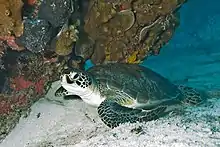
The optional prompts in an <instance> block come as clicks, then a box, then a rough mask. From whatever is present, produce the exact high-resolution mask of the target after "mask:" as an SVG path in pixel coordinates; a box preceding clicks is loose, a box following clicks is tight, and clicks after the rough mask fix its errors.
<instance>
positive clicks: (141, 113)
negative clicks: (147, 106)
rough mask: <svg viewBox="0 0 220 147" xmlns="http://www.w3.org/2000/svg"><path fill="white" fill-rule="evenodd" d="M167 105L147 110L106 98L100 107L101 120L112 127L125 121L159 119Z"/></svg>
mask: <svg viewBox="0 0 220 147" xmlns="http://www.w3.org/2000/svg"><path fill="white" fill-rule="evenodd" d="M166 108H167V107H166V106H158V107H156V108H155V109H152V110H149V111H146V110H141V109H133V108H128V107H125V106H121V105H120V104H118V103H117V102H114V101H111V100H105V101H104V102H102V103H101V104H100V106H99V107H98V114H99V116H100V118H101V120H102V121H103V122H104V123H105V124H106V125H107V126H108V127H110V128H115V127H117V126H119V125H120V124H123V123H127V122H130V123H135V122H144V121H145V122H146V121H151V120H155V119H158V118H159V117H160V116H162V115H163V114H164V112H165V110H166Z"/></svg>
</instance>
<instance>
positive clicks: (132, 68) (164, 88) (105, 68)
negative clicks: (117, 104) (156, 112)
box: [88, 63, 184, 109]
mask: <svg viewBox="0 0 220 147" xmlns="http://www.w3.org/2000/svg"><path fill="white" fill-rule="evenodd" d="M88 73H90V74H91V75H92V76H93V77H94V78H95V79H97V80H98V81H100V82H101V85H102V86H106V87H102V89H101V93H103V92H105V90H107V89H108V88H110V89H111V90H112V89H113V90H119V91H121V92H123V93H125V94H128V95H129V96H130V97H132V98H134V99H136V100H137V102H138V103H139V104H141V103H143V104H147V105H149V109H151V108H152V107H155V106H158V105H159V104H164V103H166V104H168V105H169V104H174V103H179V102H180V101H181V100H182V99H183V98H184V96H183V95H182V93H181V91H180V90H179V89H178V87H177V86H176V85H174V84H172V83H171V82H170V81H169V80H168V79H166V78H164V77H163V76H161V75H159V74H158V73H156V72H154V71H152V70H151V69H149V68H147V67H144V66H141V65H138V64H123V63H113V64H107V65H97V66H94V67H92V68H90V69H89V70H88ZM151 106H152V107H151ZM146 109H147V108H146Z"/></svg>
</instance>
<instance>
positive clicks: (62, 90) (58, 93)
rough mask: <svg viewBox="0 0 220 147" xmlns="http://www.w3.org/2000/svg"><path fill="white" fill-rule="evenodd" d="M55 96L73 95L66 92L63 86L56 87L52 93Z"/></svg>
mask: <svg viewBox="0 0 220 147" xmlns="http://www.w3.org/2000/svg"><path fill="white" fill-rule="evenodd" d="M54 95H55V96H56V97H65V96H69V95H74V94H73V93H70V92H68V91H67V90H66V89H65V88H63V86H61V87H60V88H58V89H57V90H56V92H55V94H54Z"/></svg>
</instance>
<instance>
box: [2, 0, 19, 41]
mask: <svg viewBox="0 0 220 147" xmlns="http://www.w3.org/2000/svg"><path fill="white" fill-rule="evenodd" d="M22 6H23V2H22V0H1V4H0V14H1V17H0V23H1V27H0V36H10V35H12V34H14V35H15V36H17V37H19V36H21V35H22V33H23V23H22V17H21V9H22Z"/></svg>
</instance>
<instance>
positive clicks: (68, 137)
mask: <svg viewBox="0 0 220 147" xmlns="http://www.w3.org/2000/svg"><path fill="white" fill-rule="evenodd" d="M57 87H58V85H57V83H55V84H54V85H53V88H52V89H51V91H50V92H49V93H48V94H47V95H46V96H45V98H47V99H45V98H43V99H41V100H40V101H39V102H37V103H36V104H34V105H33V106H32V111H31V113H30V115H29V116H28V117H27V118H22V119H21V120H20V122H19V124H18V125H17V126H16V127H15V128H14V129H13V130H12V132H11V133H10V134H9V135H8V136H7V137H6V139H5V140H4V141H3V142H2V143H1V144H0V147H218V146H220V99H218V98H213V99H210V100H208V102H206V103H205V104H204V105H202V106H199V107H193V108H192V107H191V108H187V109H186V110H185V113H184V114H182V113H179V114H170V115H169V116H167V117H164V118H160V119H159V120H156V121H151V122H147V123H136V124H124V125H121V126H119V127H118V128H115V129H109V128H108V127H106V126H105V125H104V124H103V123H102V122H101V120H100V118H99V117H98V114H97V112H96V109H95V108H92V107H90V106H88V105H87V104H85V103H84V102H82V101H81V100H62V98H56V99H55V97H54V96H53V93H54V90H56V89H57ZM48 99H50V100H52V101H50V100H48ZM55 100H57V101H60V102H61V103H59V102H56V101H55Z"/></svg>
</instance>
